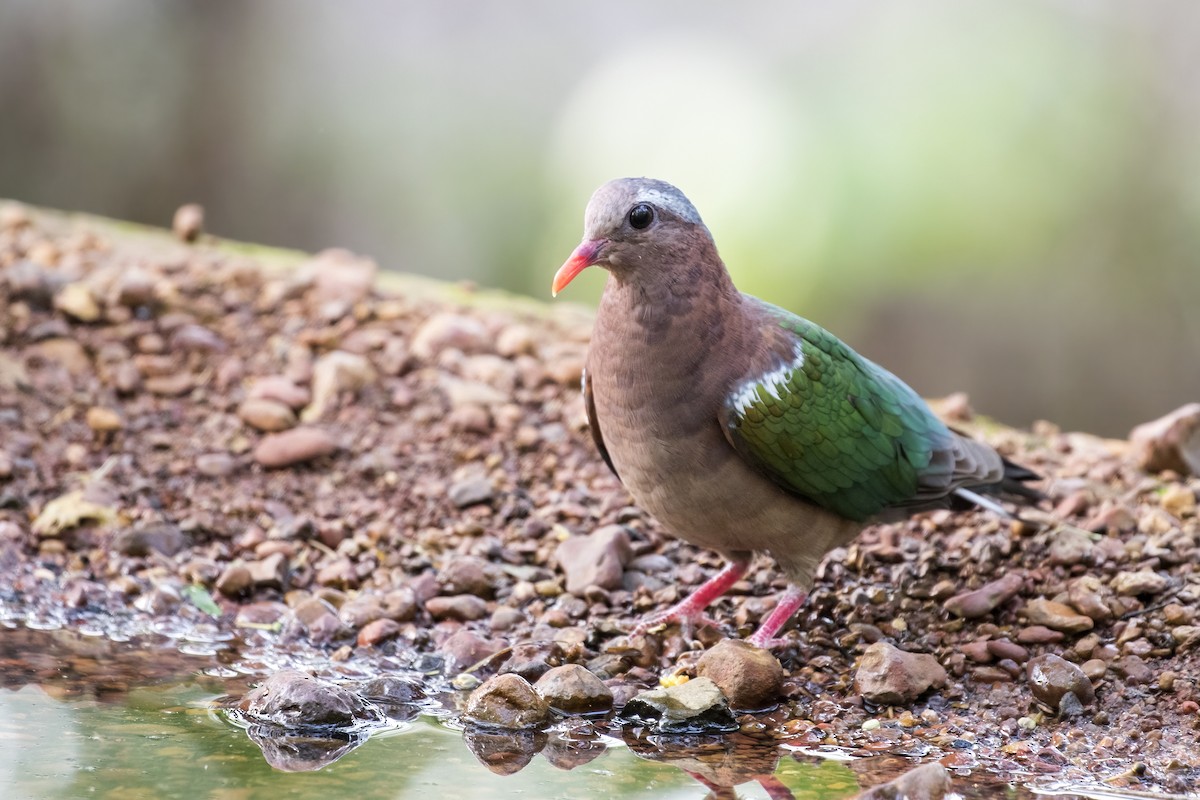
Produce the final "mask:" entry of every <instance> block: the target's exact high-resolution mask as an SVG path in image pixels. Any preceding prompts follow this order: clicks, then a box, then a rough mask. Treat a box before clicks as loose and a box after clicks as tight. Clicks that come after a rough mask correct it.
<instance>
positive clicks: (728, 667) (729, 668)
mask: <svg viewBox="0 0 1200 800" xmlns="http://www.w3.org/2000/svg"><path fill="white" fill-rule="evenodd" d="M696 674H697V675H698V676H700V677H703V678H710V679H711V680H712V682H713V683H715V684H716V685H717V686H718V687H719V688H720V689H721V693H722V694H724V695H725V697H726V698H727V699H728V700H729V705H730V706H731V707H732V708H734V709H737V710H739V711H743V710H744V711H757V710H760V709H764V708H768V707H770V706H774V705H775V704H776V703H778V702H779V699H780V696H779V692H780V689H781V688H782V687H783V676H784V673H783V667H782V666H781V665H780V663H779V659H777V658H776V657H775V656H773V655H772V654H771V653H770V652H769V651H767V650H764V649H762V648H761V647H755V646H753V645H751V644H749V643H747V642H744V641H741V640H740V639H722V640H721V641H719V642H717V643H716V645H714V646H713V647H712V648H711V649H709V650H707V651H705V653H704V655H702V656H700V660H699V661H698V662H697V663H696Z"/></svg>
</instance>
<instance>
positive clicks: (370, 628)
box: [357, 619, 401, 647]
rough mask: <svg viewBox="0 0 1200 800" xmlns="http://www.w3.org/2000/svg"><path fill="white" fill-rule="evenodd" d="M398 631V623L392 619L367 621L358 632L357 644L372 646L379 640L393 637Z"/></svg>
mask: <svg viewBox="0 0 1200 800" xmlns="http://www.w3.org/2000/svg"><path fill="white" fill-rule="evenodd" d="M400 631H401V627H400V623H399V622H396V621H395V620H393V619H377V620H375V621H374V622H368V623H367V624H366V625H364V626H363V627H362V630H360V631H359V632H358V639H357V641H358V646H359V647H374V646H375V645H377V644H379V643H380V642H385V641H387V640H388V639H392V638H395V637H396V636H397V635H398V634H399V633H400Z"/></svg>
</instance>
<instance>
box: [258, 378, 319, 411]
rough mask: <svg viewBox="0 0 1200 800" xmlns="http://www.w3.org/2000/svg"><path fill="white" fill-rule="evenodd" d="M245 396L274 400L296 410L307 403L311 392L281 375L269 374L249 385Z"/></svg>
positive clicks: (310, 397)
mask: <svg viewBox="0 0 1200 800" xmlns="http://www.w3.org/2000/svg"><path fill="white" fill-rule="evenodd" d="M246 397H247V399H251V400H274V401H275V402H277V403H283V404H284V405H285V406H287V407H288V408H290V409H293V410H296V409H300V408H304V407H305V406H306V405H308V404H309V402H310V400H311V399H312V393H311V392H310V391H309V390H308V389H307V388H305V387H303V386H297V385H296V384H295V383H293V382H292V381H291V380H290V379H289V378H286V377H284V376H283V375H269V376H267V377H265V378H260V379H258V380H256V381H255V382H254V383H253V384H252V385H251V386H250V390H249V391H248V392H247V393H246Z"/></svg>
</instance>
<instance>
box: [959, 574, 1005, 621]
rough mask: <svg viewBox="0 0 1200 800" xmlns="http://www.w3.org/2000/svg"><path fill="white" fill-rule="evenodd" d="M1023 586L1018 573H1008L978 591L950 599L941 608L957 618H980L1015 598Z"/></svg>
mask: <svg viewBox="0 0 1200 800" xmlns="http://www.w3.org/2000/svg"><path fill="white" fill-rule="evenodd" d="M1023 584H1024V577H1023V576H1022V575H1021V574H1020V573H1018V572H1010V573H1008V574H1006V575H1004V576H1003V577H1002V578H998V579H997V580H994V581H992V582H991V583H987V584H984V585H983V586H980V587H979V588H978V589H975V590H973V591H970V592H965V593H963V594H960V595H956V596H954V597H951V598H950V599H949V600H947V601H946V602H945V603H944V604H943V607H944V608H945V609H946V610H947V611H949V612H950V613H951V614H954V615H955V616H958V617H964V618H966V619H974V618H976V617H982V616H983V615H984V614H988V613H991V611H992V610H993V609H995V608H996V607H998V606H1000V605H1001V604H1003V603H1006V602H1008V601H1009V600H1010V599H1012V598H1013V597H1015V596H1016V594H1017V592H1019V591H1021V586H1022V585H1023Z"/></svg>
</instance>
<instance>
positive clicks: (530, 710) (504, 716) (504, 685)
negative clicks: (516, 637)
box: [464, 673, 550, 730]
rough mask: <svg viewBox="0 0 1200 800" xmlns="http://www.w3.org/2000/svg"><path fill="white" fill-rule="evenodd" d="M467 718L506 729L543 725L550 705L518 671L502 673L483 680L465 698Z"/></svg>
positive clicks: (477, 722)
mask: <svg viewBox="0 0 1200 800" xmlns="http://www.w3.org/2000/svg"><path fill="white" fill-rule="evenodd" d="M464 716H465V718H466V720H467V721H469V722H473V723H475V724H477V725H485V726H489V727H493V728H504V729H506V730H528V729H533V728H541V727H544V726H545V725H546V724H547V723H548V722H549V721H550V706H549V704H548V703H547V702H546V701H545V700H543V699H542V697H541V696H540V695H539V694H538V693H537V692H536V691H534V689H533V687H532V686H531V685H530V684H529V681H527V680H525V679H524V678H522V677H521V676H520V675H514V674H512V673H506V674H502V675H496V676H494V677H492V678H489V679H488V680H486V681H484V682H483V684H481V685H480V686H479V687H478V688H477V689H475V691H473V692H471V696H470V697H469V698H467V706H466V711H465V713H464Z"/></svg>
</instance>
